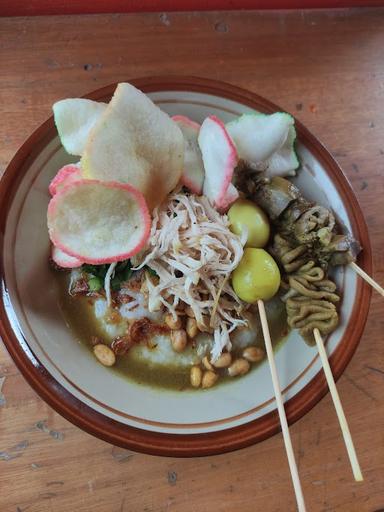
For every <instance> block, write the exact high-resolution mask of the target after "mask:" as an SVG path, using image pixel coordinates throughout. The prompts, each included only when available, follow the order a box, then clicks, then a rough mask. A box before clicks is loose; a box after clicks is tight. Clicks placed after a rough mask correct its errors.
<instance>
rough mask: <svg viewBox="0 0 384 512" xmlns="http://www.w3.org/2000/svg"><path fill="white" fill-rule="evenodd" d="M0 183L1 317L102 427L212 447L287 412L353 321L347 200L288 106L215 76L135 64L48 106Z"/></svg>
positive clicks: (154, 445) (29, 358)
mask: <svg viewBox="0 0 384 512" xmlns="http://www.w3.org/2000/svg"><path fill="white" fill-rule="evenodd" d="M53 112H54V116H53V117H52V118H50V119H49V120H48V121H47V122H45V123H44V124H43V125H42V126H41V127H40V128H38V129H37V130H36V131H35V132H34V133H33V134H32V135H31V137H30V138H29V139H28V140H27V141H26V142H25V143H24V144H23V146H22V147H21V149H20V150H19V151H18V152H17V154H16V155H15V157H14V158H13V160H12V161H11V163H10V164H9V166H8V168H7V170H6V172H5V174H4V176H3V178H2V180H1V182H0V204H1V216H0V222H1V233H2V237H1V244H2V247H1V254H2V259H1V278H2V301H1V304H0V319H1V322H0V333H1V336H2V338H3V340H4V343H5V345H6V347H7V349H8V351H9V352H10V354H11V356H12V358H13V360H14V361H15V363H16V364H17V366H18V368H19V369H20V371H21V372H22V374H23V375H24V377H25V378H26V380H27V381H28V382H29V383H30V385H31V386H32V387H33V388H34V389H35V390H36V391H37V392H38V393H39V395H40V396H41V397H42V398H43V399H44V400H45V401H46V402H47V403H48V404H49V405H51V406H52V407H53V408H54V409H55V410H56V411H58V412H59V413H60V414H62V415H63V416H64V417H65V418H67V419H68V420H69V421H71V422H73V423H74V424H76V425H78V426H79V427H80V428H82V429H84V430H86V431H87V432H89V433H91V434H93V435H95V436H97V437H99V438H101V439H104V440H106V441H108V442H110V443H113V444H115V445H120V446H123V447H126V448H130V449H133V450H137V451H142V452H146V453H151V454H157V455H169V456H198V455H209V454H217V453H223V452H226V451H230V450H235V449H238V448H241V447H245V446H248V445H250V444H253V443H256V442H259V441H262V440H263V439H266V438H268V437H270V436H271V435H273V434H274V433H276V432H277V431H278V430H279V428H280V424H279V418H278V414H277V411H276V402H275V398H274V392H273V387H272V381H271V377H270V370H269V366H268V361H267V358H266V353H265V346H264V338H263V333H262V329H261V325H260V319H259V315H258V311H257V306H256V304H255V303H256V301H257V300H258V299H259V298H262V299H263V300H264V302H265V308H266V312H267V318H268V324H269V328H270V332H271V338H272V344H273V346H274V353H275V361H276V367H277V371H278V374H279V379H280V384H281V388H282V393H283V397H284V401H285V409H286V414H287V418H288V421H289V422H290V423H292V422H294V421H296V420H298V419H299V418H300V417H302V416H303V415H304V414H306V413H307V412H308V411H309V410H310V409H311V408H312V407H313V406H314V405H315V404H316V403H317V402H318V401H319V400H320V399H321V398H322V397H323V396H324V394H325V393H326V392H327V385H326V381H325V378H324V377H323V373H322V366H321V361H320V359H319V356H318V353H317V350H316V346H315V343H314V339H313V330H314V329H315V328H317V329H318V330H319V331H320V333H321V334H322V336H323V338H324V339H325V340H326V348H327V353H328V356H329V360H330V364H331V367H332V371H333V374H334V377H335V378H336V379H337V378H338V377H339V376H340V375H341V373H342V372H343V370H344V369H345V367H346V365H347V364H348V362H349V361H350V359H351V357H352V356H353V353H354V351H355V349H356V347H357V345H358V343H359V340H360V337H361V334H362V332H363V329H364V325H365V322H366V318H367V314H368V308H369V302H370V289H369V287H368V286H366V285H365V284H364V283H363V282H362V281H361V280H360V278H359V277H358V276H357V275H356V273H355V271H354V269H353V268H352V267H351V263H352V262H357V263H358V264H359V266H360V267H361V268H363V269H365V270H366V271H367V272H368V273H369V272H371V252H370V243H369V238H368V232H367V228H366V224H365V222H364V217H363V214H362V212H361V209H360V207H359V204H358V202H357V199H356V197H355V195H354V193H353V191H352V189H351V187H350V185H349V183H348V181H347V179H346V177H345V176H344V174H343V173H342V171H341V169H340V168H339V166H338V165H337V163H336V162H335V160H334V159H333V158H332V156H331V155H330V153H329V152H328V151H327V150H326V149H325V148H324V146H323V145H322V144H321V143H320V142H319V141H318V140H317V139H316V137H315V136H314V135H312V134H311V133H310V132H309V131H308V130H307V129H306V128H305V127H304V126H303V125H302V124H301V123H300V122H298V121H297V120H295V119H294V118H293V117H292V116H291V115H290V114H288V113H286V112H282V111H281V109H280V108H279V107H277V106H275V105H273V104H272V103H270V102H269V101H267V100H266V99H264V98H261V97H260V96H258V95H256V94H254V93H252V92H249V91H245V90H242V89H239V88H237V87H234V86H232V85H228V84H224V83H221V82H217V81H211V80H206V79H200V78H188V77H167V78H161V77H160V78H143V79H138V80H133V81H130V83H128V82H127V83H121V84H113V85H111V86H108V87H105V88H103V89H99V90H97V91H95V92H93V93H91V94H89V95H88V96H87V97H86V98H75V99H73V98H70V99H64V100H62V101H58V102H57V103H55V105H54V106H53Z"/></svg>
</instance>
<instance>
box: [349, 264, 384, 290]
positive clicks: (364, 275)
mask: <svg viewBox="0 0 384 512" xmlns="http://www.w3.org/2000/svg"><path fill="white" fill-rule="evenodd" d="M349 266H350V267H351V268H353V270H354V271H355V272H356V274H358V275H359V276H360V277H362V278H363V279H364V281H366V282H367V283H368V284H369V285H371V286H372V288H374V289H375V290H376V291H377V292H378V293H380V295H381V296H383V297H384V288H382V287H381V286H380V285H379V283H377V282H376V281H375V280H374V279H372V277H371V276H369V275H368V274H367V273H366V272H365V271H364V270H363V269H362V268H360V267H359V265H357V264H356V263H355V262H354V261H352V263H350V264H349Z"/></svg>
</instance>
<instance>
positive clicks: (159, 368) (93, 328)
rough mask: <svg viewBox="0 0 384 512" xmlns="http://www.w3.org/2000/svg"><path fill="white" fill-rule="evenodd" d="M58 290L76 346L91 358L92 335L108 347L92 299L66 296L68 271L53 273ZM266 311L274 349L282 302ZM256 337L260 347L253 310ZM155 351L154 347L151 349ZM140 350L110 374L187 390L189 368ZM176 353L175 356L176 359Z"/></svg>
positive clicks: (282, 331)
mask: <svg viewBox="0 0 384 512" xmlns="http://www.w3.org/2000/svg"><path fill="white" fill-rule="evenodd" d="M55 277H56V279H57V282H58V286H59V291H60V308H61V311H62V314H63V316H64V318H65V322H66V324H67V326H68V327H69V328H70V329H71V331H72V332H73V333H74V336H75V338H76V340H77V341H78V342H80V344H81V345H82V346H83V347H84V348H85V349H86V350H88V351H89V352H90V354H91V355H92V357H94V355H93V353H92V344H91V339H92V337H94V336H97V337H99V338H101V339H102V340H103V341H104V342H105V343H107V344H109V343H110V342H111V341H112V337H108V336H106V335H105V331H104V330H103V328H102V325H101V322H100V319H97V318H96V317H95V313H94V307H93V299H92V298H91V297H87V296H81V295H77V296H71V295H70V294H69V293H68V286H69V272H68V273H67V272H55ZM266 312H267V317H268V321H269V327H270V332H271V339H272V343H273V345H274V348H275V350H277V349H278V348H279V346H280V345H281V344H282V342H283V341H284V339H285V338H286V336H287V334H288V331H289V329H288V325H287V316H286V311H285V305H284V303H283V302H282V301H281V300H280V299H279V298H278V297H275V298H274V299H272V300H271V301H268V302H267V303H266ZM253 316H254V321H255V325H256V332H257V335H256V337H255V340H254V342H253V343H252V345H256V346H259V347H262V348H264V341H263V337H262V333H261V327H260V321H259V317H258V314H257V311H256V309H255V310H254V311H253ZM153 350H156V347H154V348H153ZM139 351H140V348H139V347H138V348H136V346H134V347H133V348H131V349H130V350H129V351H128V353H126V354H124V355H121V356H116V364H115V365H114V366H113V367H111V371H114V372H117V373H118V374H120V375H121V376H124V377H125V378H127V379H130V380H132V381H134V382H135V383H136V384H140V385H146V386H153V387H156V388H158V389H161V388H163V389H172V390H185V389H190V388H191V386H190V368H191V365H187V366H180V365H177V364H172V365H170V364H164V365H159V364H152V363H151V362H150V361H148V360H147V359H142V358H140V356H139V355H138V352H139ZM241 351H242V349H237V350H236V349H234V350H233V352H232V353H233V355H234V357H236V356H240V355H241ZM186 355H187V356H188V355H190V356H191V357H192V358H193V357H195V358H196V359H198V355H197V344H196V346H195V347H194V346H193V345H192V344H189V346H188V348H187V349H186ZM177 357H178V354H175V359H177ZM264 361H265V359H263V360H262V361H261V362H260V363H253V364H252V366H251V368H252V370H254V369H255V368H257V367H258V366H259V365H260V364H262V363H263V362H264ZM219 373H220V378H219V379H218V381H217V383H216V386H217V385H221V384H223V383H227V382H229V381H230V380H232V378H231V377H229V376H228V375H227V374H226V371H225V370H219Z"/></svg>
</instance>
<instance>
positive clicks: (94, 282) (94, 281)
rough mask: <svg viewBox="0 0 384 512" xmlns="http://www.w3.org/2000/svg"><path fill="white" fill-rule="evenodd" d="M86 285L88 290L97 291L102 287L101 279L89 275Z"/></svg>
mask: <svg viewBox="0 0 384 512" xmlns="http://www.w3.org/2000/svg"><path fill="white" fill-rule="evenodd" d="M88 287H89V291H90V292H98V291H99V290H101V288H102V287H103V281H102V280H101V279H100V277H91V278H90V279H88Z"/></svg>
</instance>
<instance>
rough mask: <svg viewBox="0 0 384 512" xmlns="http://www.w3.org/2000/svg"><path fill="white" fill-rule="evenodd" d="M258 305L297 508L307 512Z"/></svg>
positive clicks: (268, 338)
mask: <svg viewBox="0 0 384 512" xmlns="http://www.w3.org/2000/svg"><path fill="white" fill-rule="evenodd" d="M257 305H258V307H259V314H260V320H261V328H262V330H263V336H264V342H265V348H266V350H267V356H268V361H269V368H270V370H271V376H272V383H273V389H274V392H275V397H276V404H277V410H278V413H279V418H280V424H281V430H282V433H283V438H284V444H285V450H286V452H287V457H288V464H289V469H290V471H291V477H292V482H293V488H294V490H295V495H296V502H297V508H298V511H299V512H306V508H305V503H304V496H303V491H302V489H301V483H300V478H299V472H298V471H297V466H296V461H295V455H294V453H293V449H292V442H291V436H290V434H289V429H288V423H287V417H286V415H285V409H284V403H283V398H282V396H281V391H280V383H279V377H278V375H277V369H276V364H275V357H274V354H273V348H272V342H271V335H270V333H269V327H268V321H267V315H266V314H265V307H264V302H263V301H262V300H258V301H257Z"/></svg>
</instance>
